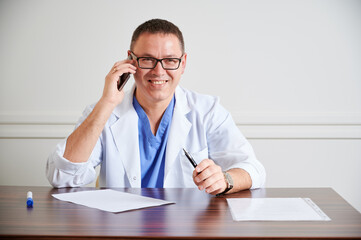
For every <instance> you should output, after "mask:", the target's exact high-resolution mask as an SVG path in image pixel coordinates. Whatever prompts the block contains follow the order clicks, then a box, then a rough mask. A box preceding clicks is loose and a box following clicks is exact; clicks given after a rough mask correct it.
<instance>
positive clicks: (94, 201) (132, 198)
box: [52, 189, 174, 213]
mask: <svg viewBox="0 0 361 240" xmlns="http://www.w3.org/2000/svg"><path fill="white" fill-rule="evenodd" d="M52 196H53V197H54V198H56V199H59V200H62V201H67V202H72V203H76V204H80V205H83V206H87V207H91V208H97V209H100V210H103V211H108V212H114V213H116V212H124V211H128V210H133V209H139V208H146V207H154V206H160V205H165V204H171V203H174V202H169V201H164V200H160V199H156V198H149V197H143V196H139V195H136V194H131V193H125V192H119V191H115V190H111V189H105V190H93V191H80V192H73V193H60V194H53V195H52Z"/></svg>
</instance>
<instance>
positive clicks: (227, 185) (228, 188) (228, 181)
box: [216, 171, 233, 196]
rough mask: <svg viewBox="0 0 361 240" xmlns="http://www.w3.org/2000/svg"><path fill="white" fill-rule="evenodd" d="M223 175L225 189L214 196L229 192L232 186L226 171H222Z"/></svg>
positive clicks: (230, 177) (230, 178)
mask: <svg viewBox="0 0 361 240" xmlns="http://www.w3.org/2000/svg"><path fill="white" fill-rule="evenodd" d="M223 176H224V180H225V181H226V189H225V190H224V191H223V192H221V193H218V194H217V195H216V196H220V195H223V194H225V193H227V192H229V191H230V190H231V189H232V188H233V179H232V176H231V175H230V174H229V173H228V172H226V171H224V172H223Z"/></svg>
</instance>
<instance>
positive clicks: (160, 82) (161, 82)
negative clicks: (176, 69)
mask: <svg viewBox="0 0 361 240" xmlns="http://www.w3.org/2000/svg"><path fill="white" fill-rule="evenodd" d="M150 81H151V82H152V83H153V84H163V83H166V82H167V80H162V81H153V80H150Z"/></svg>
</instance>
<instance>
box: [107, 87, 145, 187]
mask: <svg viewBox="0 0 361 240" xmlns="http://www.w3.org/2000/svg"><path fill="white" fill-rule="evenodd" d="M133 93H134V87H133V89H132V90H131V91H129V92H127V94H126V95H125V97H124V99H123V102H122V104H120V105H118V106H117V107H116V109H114V114H115V115H117V117H118V120H117V121H116V122H115V123H114V124H113V125H112V126H111V132H112V135H113V139H114V142H115V145H116V147H117V149H118V152H119V159H120V160H121V161H123V165H124V168H125V171H126V173H127V177H128V180H129V182H130V186H131V187H141V172H140V155H139V139H138V115H137V113H136V111H135V110H134V108H133Z"/></svg>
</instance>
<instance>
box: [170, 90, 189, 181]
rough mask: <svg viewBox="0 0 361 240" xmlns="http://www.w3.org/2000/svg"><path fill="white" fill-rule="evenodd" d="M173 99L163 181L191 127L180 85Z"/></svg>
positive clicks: (184, 142) (185, 100)
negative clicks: (174, 102)
mask: <svg viewBox="0 0 361 240" xmlns="http://www.w3.org/2000/svg"><path fill="white" fill-rule="evenodd" d="M175 99H176V104H175V106H174V111H173V118H172V123H171V127H170V132H169V136H168V142H167V150H166V161H165V169H164V182H166V179H167V177H168V173H169V172H170V171H171V169H172V167H173V165H174V162H175V160H176V159H177V157H178V155H179V153H180V152H181V151H182V148H183V147H185V145H186V139H187V135H188V133H189V130H190V129H191V127H192V124H191V122H190V121H189V120H188V119H187V117H186V114H187V113H188V112H189V111H190V108H189V106H188V102H187V99H186V96H185V95H184V92H183V89H181V88H180V87H177V88H176V92H175Z"/></svg>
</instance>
